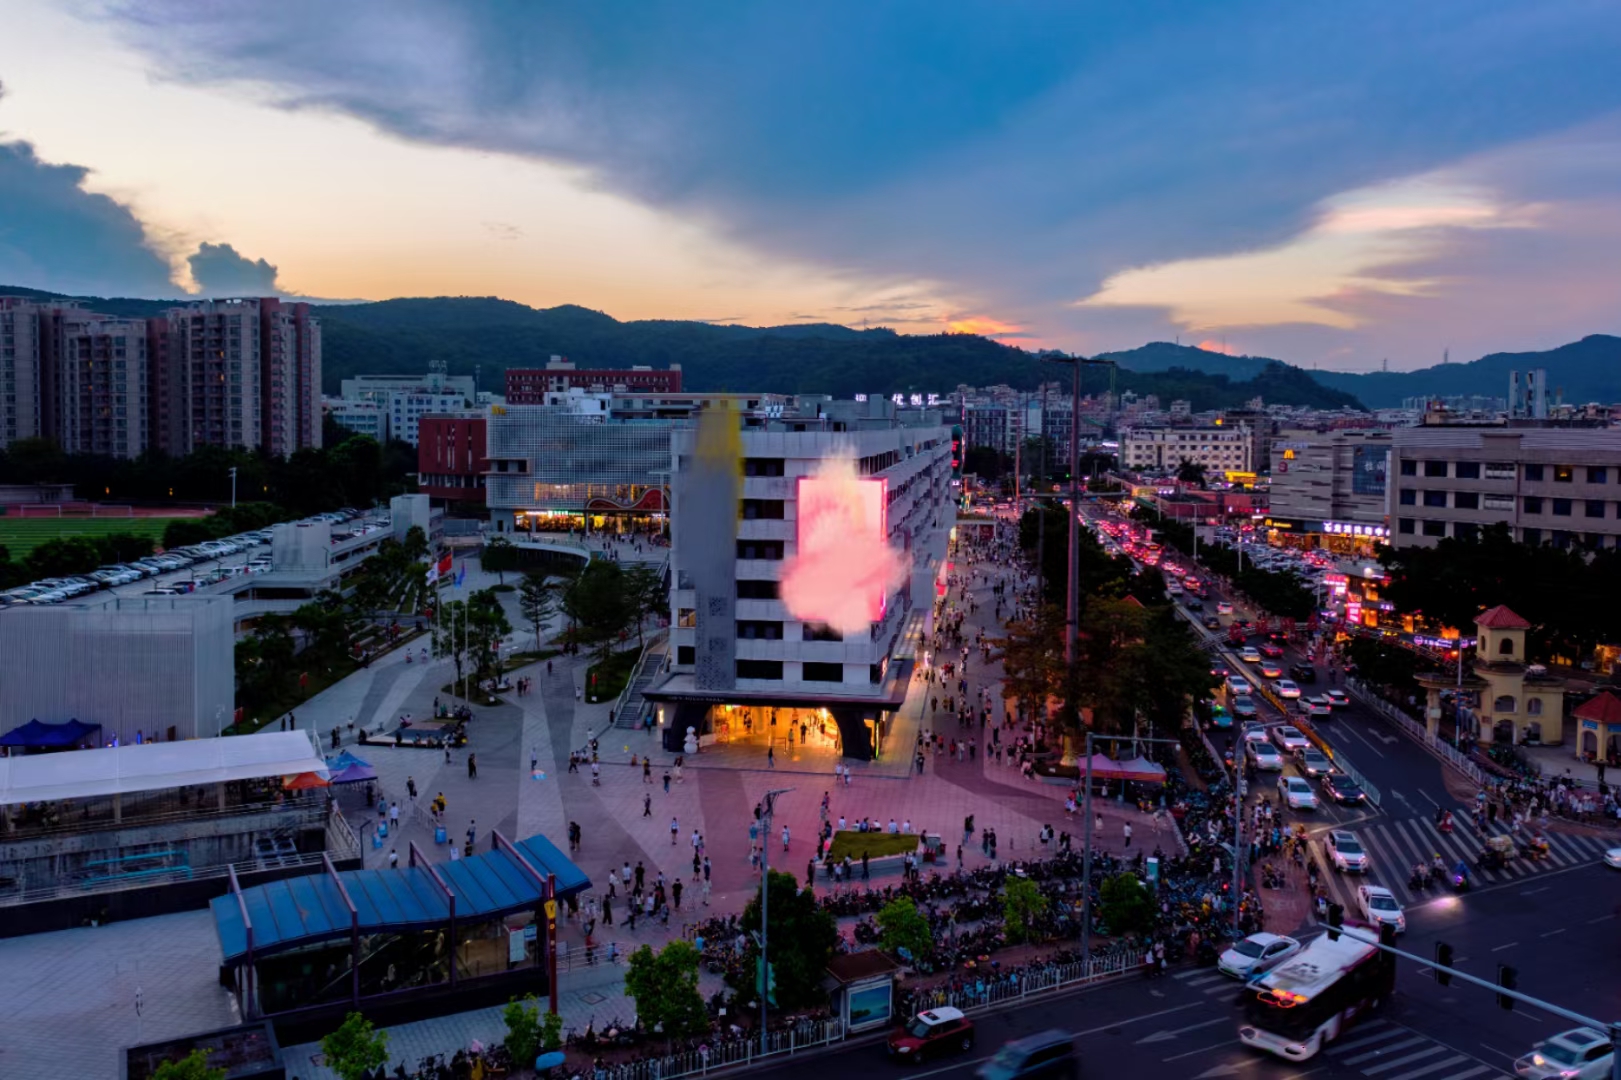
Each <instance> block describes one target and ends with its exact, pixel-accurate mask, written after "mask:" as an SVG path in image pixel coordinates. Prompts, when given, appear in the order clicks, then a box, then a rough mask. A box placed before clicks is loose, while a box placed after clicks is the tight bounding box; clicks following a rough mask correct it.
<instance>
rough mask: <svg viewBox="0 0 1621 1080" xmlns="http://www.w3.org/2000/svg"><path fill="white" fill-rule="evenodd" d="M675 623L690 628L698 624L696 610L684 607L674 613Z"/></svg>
mask: <svg viewBox="0 0 1621 1080" xmlns="http://www.w3.org/2000/svg"><path fill="white" fill-rule="evenodd" d="M675 624H676V625H677V626H684V627H687V628H688V629H691V628H692V627H694V626H697V625H698V612H697V611H695V610H694V609H692V608H689V607H684V608H682V609H680V610H679V611H677V612H676V613H675Z"/></svg>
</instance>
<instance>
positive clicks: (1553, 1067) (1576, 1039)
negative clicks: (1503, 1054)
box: [1514, 1027, 1615, 1080]
mask: <svg viewBox="0 0 1621 1080" xmlns="http://www.w3.org/2000/svg"><path fill="white" fill-rule="evenodd" d="M1614 1063H1615V1050H1614V1048H1613V1047H1612V1046H1611V1045H1610V1037H1609V1036H1608V1035H1605V1034H1603V1033H1601V1032H1597V1031H1594V1030H1593V1029H1592V1028H1585V1027H1581V1028H1573V1029H1571V1030H1570V1031H1566V1032H1563V1033H1561V1034H1559V1035H1555V1036H1554V1037H1553V1038H1551V1039H1549V1040H1548V1041H1547V1042H1544V1043H1538V1044H1537V1046H1536V1048H1535V1049H1533V1050H1532V1051H1531V1052H1530V1053H1529V1054H1526V1055H1525V1056H1524V1057H1522V1058H1520V1059H1519V1060H1518V1061H1516V1062H1515V1063H1514V1072H1515V1073H1516V1074H1517V1075H1519V1076H1524V1077H1527V1078H1528V1080H1555V1078H1558V1080H1564V1078H1566V1077H1571V1078H1573V1080H1607V1078H1608V1077H1609V1076H1610V1075H1611V1070H1612V1069H1613V1068H1614V1067H1615V1064H1614Z"/></svg>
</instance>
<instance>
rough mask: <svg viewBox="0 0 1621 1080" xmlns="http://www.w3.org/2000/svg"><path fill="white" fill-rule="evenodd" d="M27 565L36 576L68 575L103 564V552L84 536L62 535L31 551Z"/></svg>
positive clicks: (80, 572)
mask: <svg viewBox="0 0 1621 1080" xmlns="http://www.w3.org/2000/svg"><path fill="white" fill-rule="evenodd" d="M27 565H28V572H29V573H31V574H33V575H34V577H36V578H48V577H67V576H69V575H72V574H82V573H84V572H85V571H87V570H94V569H95V568H96V567H97V566H99V565H101V553H100V552H99V551H97V550H96V545H95V544H94V543H92V542H91V541H89V540H86V539H85V538H84V537H82V536H61V537H57V538H56V539H54V540H47V541H45V542H44V543H43V544H40V545H39V546H38V547H36V548H35V549H34V550H33V551H30V552H29V553H28V559H27Z"/></svg>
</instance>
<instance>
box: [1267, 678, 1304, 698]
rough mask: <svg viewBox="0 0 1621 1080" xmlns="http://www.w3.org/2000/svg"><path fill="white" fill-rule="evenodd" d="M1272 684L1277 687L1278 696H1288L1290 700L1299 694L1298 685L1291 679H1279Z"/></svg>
mask: <svg viewBox="0 0 1621 1080" xmlns="http://www.w3.org/2000/svg"><path fill="white" fill-rule="evenodd" d="M1272 685H1273V686H1274V687H1276V688H1277V691H1278V696H1279V697H1280V698H1288V699H1290V700H1291V701H1292V700H1294V699H1295V698H1298V697H1299V696H1300V687H1298V686H1296V685H1295V681H1294V680H1293V679H1279V680H1278V681H1277V682H1275V683H1273V684H1272Z"/></svg>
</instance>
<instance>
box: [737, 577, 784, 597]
mask: <svg viewBox="0 0 1621 1080" xmlns="http://www.w3.org/2000/svg"><path fill="white" fill-rule="evenodd" d="M737 598H738V599H739V600H775V599H776V598H777V583H776V582H775V581H766V580H761V579H756V578H739V579H738V581H737Z"/></svg>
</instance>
